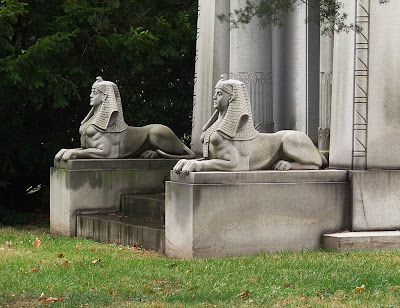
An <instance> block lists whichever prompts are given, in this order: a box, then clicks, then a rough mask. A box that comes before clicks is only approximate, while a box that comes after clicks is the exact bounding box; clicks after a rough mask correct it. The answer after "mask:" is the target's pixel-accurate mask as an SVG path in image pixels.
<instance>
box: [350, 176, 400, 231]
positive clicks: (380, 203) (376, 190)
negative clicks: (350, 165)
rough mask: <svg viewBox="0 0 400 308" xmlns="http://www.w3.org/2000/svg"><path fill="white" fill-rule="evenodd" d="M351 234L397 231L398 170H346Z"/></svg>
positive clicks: (399, 214)
mask: <svg viewBox="0 0 400 308" xmlns="http://www.w3.org/2000/svg"><path fill="white" fill-rule="evenodd" d="M349 178H350V183H351V192H352V195H351V198H352V200H351V201H352V209H351V220H352V221H351V228H352V231H372V230H399V229H400V206H399V202H400V170H368V171H349Z"/></svg>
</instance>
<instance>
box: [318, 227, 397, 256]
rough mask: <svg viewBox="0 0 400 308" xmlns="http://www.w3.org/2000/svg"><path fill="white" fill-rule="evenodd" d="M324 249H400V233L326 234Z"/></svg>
mask: <svg viewBox="0 0 400 308" xmlns="http://www.w3.org/2000/svg"><path fill="white" fill-rule="evenodd" d="M323 247H324V248H325V249H332V250H339V251H348V250H373V249H399V248H400V231H375V232H372V231H371V232H341V233H334V234H324V237H323Z"/></svg>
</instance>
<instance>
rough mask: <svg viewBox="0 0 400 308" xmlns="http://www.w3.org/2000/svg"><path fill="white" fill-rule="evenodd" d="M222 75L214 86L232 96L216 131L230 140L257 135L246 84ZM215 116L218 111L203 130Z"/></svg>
mask: <svg viewBox="0 0 400 308" xmlns="http://www.w3.org/2000/svg"><path fill="white" fill-rule="evenodd" d="M222 77H223V78H222V79H221V80H220V81H218V82H217V85H216V86H215V88H216V89H221V90H222V91H224V92H226V93H228V94H229V95H232V96H233V98H232V100H231V101H230V102H229V105H228V110H227V111H226V114H225V117H224V119H223V120H222V121H221V124H220V125H219V126H218V128H217V131H218V132H220V133H221V134H222V135H224V136H225V137H226V138H228V139H231V140H251V139H253V138H255V137H256V136H257V135H258V131H257V130H256V129H255V128H254V124H253V117H252V115H251V105H250V99H249V95H248V92H247V88H246V85H245V84H244V83H243V82H241V81H239V80H234V79H227V77H226V75H222ZM217 118H218V111H215V113H214V115H213V116H212V117H211V118H210V120H209V121H208V122H207V124H206V125H205V126H204V127H203V131H206V130H207V129H208V128H209V127H210V126H211V125H212V124H213V123H214V122H215V121H216V119H217Z"/></svg>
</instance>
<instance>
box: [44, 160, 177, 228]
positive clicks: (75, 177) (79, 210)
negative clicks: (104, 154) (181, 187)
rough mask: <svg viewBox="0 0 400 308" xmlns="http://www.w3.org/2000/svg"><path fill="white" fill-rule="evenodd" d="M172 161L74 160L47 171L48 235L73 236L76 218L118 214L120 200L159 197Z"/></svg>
mask: <svg viewBox="0 0 400 308" xmlns="http://www.w3.org/2000/svg"><path fill="white" fill-rule="evenodd" d="M176 162H177V160H176V159H75V160H69V161H67V162H55V163H54V168H50V231H51V232H52V233H55V234H59V235H64V236H75V235H76V215H78V214H90V213H96V212H104V211H119V208H120V196H121V195H122V194H135V193H163V192H164V182H165V180H166V179H168V178H169V172H170V170H171V168H172V167H173V166H174V165H175V164H176Z"/></svg>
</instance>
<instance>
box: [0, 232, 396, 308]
mask: <svg viewBox="0 0 400 308" xmlns="http://www.w3.org/2000/svg"><path fill="white" fill-rule="evenodd" d="M37 237H38V238H41V239H42V241H41V243H40V245H39V246H37V247H35V246H33V245H32V243H33V242H35V239H36V238H37ZM96 260H100V261H98V262H97V263H94V261H96ZM399 271H400V250H393V251H370V252H350V253H336V252H326V251H315V252H299V253H279V254H260V255H257V256H253V257H235V258H219V259H211V258H210V259H195V260H180V259H171V258H167V257H165V256H163V255H160V254H157V253H155V252H150V251H145V250H140V249H137V248H130V247H123V246H118V245H107V244H104V243H96V242H93V241H90V240H83V239H77V238H64V237H59V236H54V235H52V234H49V233H48V232H47V229H38V228H35V229H33V230H30V231H26V230H18V229H15V228H11V227H3V228H0V307H36V306H41V305H42V304H43V301H44V299H43V298H40V296H41V294H42V293H44V296H45V297H55V298H56V297H60V298H61V301H58V302H53V303H48V304H47V305H50V306H51V307H207V306H211V307H214V306H216V307H243V306H254V307H400V287H399V286H400V272H399ZM362 285H364V287H363V288H362V289H361V288H360V289H361V291H360V292H354V291H355V289H356V288H357V287H361V286H362ZM246 291H248V295H247V296H243V297H240V296H239V297H238V295H239V294H240V293H242V292H246ZM246 293H247V292H246ZM246 293H245V294H246Z"/></svg>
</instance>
